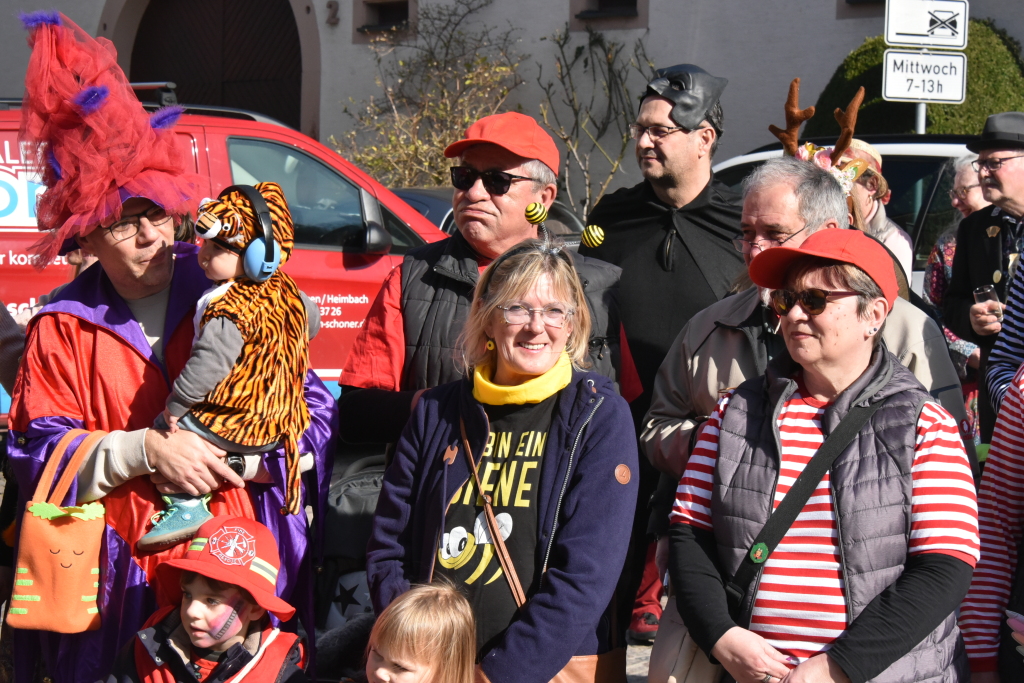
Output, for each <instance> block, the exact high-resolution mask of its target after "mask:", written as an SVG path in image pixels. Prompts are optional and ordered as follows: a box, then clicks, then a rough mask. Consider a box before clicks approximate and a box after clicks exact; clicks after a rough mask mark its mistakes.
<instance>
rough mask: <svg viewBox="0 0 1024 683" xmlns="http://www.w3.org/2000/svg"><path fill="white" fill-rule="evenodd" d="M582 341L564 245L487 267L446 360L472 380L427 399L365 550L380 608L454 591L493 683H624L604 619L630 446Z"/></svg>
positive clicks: (631, 439) (623, 541)
mask: <svg viewBox="0 0 1024 683" xmlns="http://www.w3.org/2000/svg"><path fill="white" fill-rule="evenodd" d="M589 334H590V315H589V313H588V310H587V305H586V301H585V299H584V297H583V285H582V283H581V282H580V279H579V277H578V276H577V274H576V271H575V269H574V268H573V267H572V263H571V261H570V257H569V255H568V254H566V253H565V251H564V250H563V249H562V245H561V244H560V243H554V244H550V243H548V242H542V241H539V240H529V241H527V242H524V243H522V244H520V245H518V246H516V247H513V248H512V249H510V250H509V251H508V252H506V253H505V254H503V255H502V256H500V257H498V258H497V259H495V260H494V262H492V263H491V265H490V266H488V268H487V270H486V271H485V272H484V273H483V275H482V276H481V278H480V281H479V283H478V284H477V287H476V290H475V293H474V298H473V303H472V307H471V309H470V313H469V317H468V319H467V321H466V325H465V327H464V329H463V332H462V336H461V338H460V340H459V344H458V348H457V349H456V350H455V353H456V354H457V358H458V359H459V360H461V362H462V364H463V367H464V368H465V373H466V377H465V379H463V380H459V381H456V382H452V383H450V384H445V385H442V386H440V387H437V388H435V389H431V390H429V391H428V392H426V393H425V394H424V395H423V397H422V399H421V400H420V401H419V403H418V404H417V406H416V408H415V409H414V410H413V414H412V418H411V419H410V421H409V423H408V424H407V425H406V427H405V431H404V433H403V435H402V439H401V440H400V441H399V443H398V446H397V449H396V454H395V460H394V462H393V463H392V464H391V466H390V467H389V469H388V470H387V472H386V474H385V476H384V486H383V489H382V491H381V496H380V501H379V503H378V505H377V513H376V517H375V519H374V529H373V535H372V537H371V540H370V543H369V546H368V549H367V579H368V582H369V585H370V593H371V596H372V598H373V604H374V609H375V610H376V611H377V612H378V613H380V612H381V610H383V609H384V608H385V607H387V606H388V605H389V604H390V603H391V602H392V601H393V600H394V599H395V598H396V597H398V596H399V595H401V594H403V593H404V592H405V591H407V590H409V587H410V585H412V584H415V583H425V582H430V581H432V580H439V579H441V580H445V581H449V582H451V583H453V584H455V585H456V586H457V587H458V588H459V589H460V590H461V591H462V592H463V593H464V594H465V595H466V596H467V598H468V599H469V602H470V605H472V607H473V612H474V614H475V617H476V623H477V626H476V648H477V649H476V652H477V663H478V664H479V665H480V670H481V671H480V673H481V674H482V676H483V677H484V679H486V680H489V681H495V682H497V681H502V682H505V681H508V682H509V683H511V682H512V681H515V682H516V683H547V681H550V680H551V679H552V678H554V677H555V676H556V675H557V674H558V673H559V672H560V671H561V670H562V669H564V668H565V667H566V666H567V665H570V660H572V663H571V666H572V667H577V666H582V667H584V668H586V669H587V670H588V671H589V677H596V678H597V679H600V680H616V679H617V680H625V650H624V649H622V648H621V647H620V644H619V642H618V639H617V635H618V634H616V633H614V632H613V630H612V628H611V626H610V624H611V623H612V620H611V619H610V615H611V608H612V605H613V600H612V597H613V594H614V592H615V585H616V583H617V581H618V579H619V574H620V572H621V570H622V566H623V563H624V561H625V557H626V550H627V546H628V544H629V533H630V528H631V525H632V521H633V510H634V507H635V504H636V495H637V488H636V486H637V450H636V439H635V436H634V433H633V423H632V420H631V417H630V413H629V407H628V405H627V404H626V402H625V401H624V400H623V399H622V398H621V397H620V396H618V395H617V394H616V393H615V389H614V386H613V384H612V382H611V381H610V380H608V379H606V378H605V377H603V376H601V375H598V374H596V373H593V372H587V371H586V369H585V366H586V364H587V360H586V359H587V347H588V344H587V339H588V338H589ZM481 493H482V494H483V495H482V496H481V495H480V494H481ZM628 597H632V596H628ZM627 599H628V598H627ZM606 675H610V676H613V677H617V678H612V679H605V678H602V676H606Z"/></svg>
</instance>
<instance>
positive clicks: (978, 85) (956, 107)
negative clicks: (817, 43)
mask: <svg viewBox="0 0 1024 683" xmlns="http://www.w3.org/2000/svg"><path fill="white" fill-rule="evenodd" d="M885 49H886V46H885V40H884V39H883V38H882V36H876V37H875V38H868V39H867V40H866V41H864V44H863V45H861V46H860V47H858V48H857V49H856V50H854V51H853V52H851V53H850V55H849V56H848V57H847V58H846V59H845V60H844V61H843V63H842V64H840V65H839V68H838V69H836V72H835V73H834V74H833V75H832V80H830V81H829V83H828V85H827V86H825V89H824V90H823V91H822V93H821V96H820V97H819V98H818V101H817V102H816V103H815V106H816V107H817V110H818V112H817V113H816V114H815V116H814V118H813V119H811V120H810V121H808V122H807V126H806V128H805V129H804V132H803V135H804V136H806V137H814V136H818V135H838V134H839V125H838V124H837V123H836V121H835V118H834V117H833V116H832V111H833V110H835V108H836V107H842V108H846V105H847V104H849V102H850V99H851V98H852V97H853V94H854V93H855V92H856V91H857V88H858V87H860V86H862V85H863V86H864V91H865V97H864V106H863V107H862V108H861V110H860V114H859V116H858V118H857V133H861V134H864V133H913V132H914V125H915V123H914V122H915V109H916V107H917V105H916V104H913V103H909V102H886V101H885V100H883V99H882V58H883V54H884V53H885ZM965 52H966V53H967V99H965V100H964V103H963V104H929V105H928V132H929V133H959V134H969V135H977V134H979V133H981V129H982V128H983V127H984V125H985V118H986V117H987V116H989V115H990V114H996V113H998V112H1002V111H1024V63H1022V62H1021V56H1020V44H1019V43H1018V42H1017V41H1015V40H1014V39H1013V38H1012V37H1010V36H1009V35H1008V34H1007V33H1006V32H1005V31H1003V30H1001V29H998V28H996V26H995V24H994V23H993V22H992V20H991V19H982V20H977V19H972V20H971V21H970V35H969V36H968V41H967V49H966V50H965ZM784 95H785V93H779V96H780V98H782V97H783V96H784ZM781 102H782V100H781V99H780V104H781Z"/></svg>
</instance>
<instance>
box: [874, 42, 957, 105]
mask: <svg viewBox="0 0 1024 683" xmlns="http://www.w3.org/2000/svg"><path fill="white" fill-rule="evenodd" d="M966 96H967V57H966V56H965V55H964V54H963V53H962V52H917V51H914V50H886V51H885V63H884V67H883V71H882V97H883V98H885V99H886V100H890V101H892V102H943V103H946V104H960V103H962V102H963V101H964V98H965V97H966Z"/></svg>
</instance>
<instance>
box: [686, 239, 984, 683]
mask: <svg viewBox="0 0 1024 683" xmlns="http://www.w3.org/2000/svg"><path fill="white" fill-rule="evenodd" d="M750 275H751V278H752V279H753V280H754V282H755V283H757V284H758V286H760V287H762V288H765V289H766V290H773V291H772V293H771V301H772V306H773V308H774V310H775V312H776V313H777V314H778V315H779V324H780V325H781V329H782V333H783V336H784V338H785V341H786V348H787V350H788V351H789V357H783V358H779V359H777V360H776V361H773V363H772V364H771V365H769V368H768V372H767V373H766V374H765V375H764V376H763V377H759V378H756V379H754V380H750V381H747V382H745V383H743V384H741V385H740V386H739V387H738V388H736V389H735V390H733V391H731V392H730V393H729V394H728V395H727V396H725V397H724V398H723V399H722V400H721V402H720V403H719V405H718V408H717V410H716V411H715V414H714V415H713V416H712V417H711V419H710V420H709V421H708V422H707V424H706V426H705V427H704V428H703V430H702V431H701V432H700V434H699V436H698V437H697V443H696V444H695V446H694V448H693V449H692V454H691V456H690V460H689V462H688V464H687V468H686V471H685V473H684V474H683V477H682V479H681V480H680V482H679V487H678V490H677V493H676V502H675V507H674V509H673V511H672V519H671V521H672V522H673V524H672V531H671V538H672V545H671V548H672V550H671V563H670V564H671V571H672V583H673V586H674V588H675V590H676V605H677V608H678V609H679V613H680V615H681V616H682V618H683V621H684V622H685V623H686V626H687V628H688V629H689V631H690V634H691V635H692V637H693V638H694V640H695V642H696V643H697V644H698V645H699V646H700V647H701V648H702V649H703V650H704V651H705V652H706V653H707V654H709V655H710V656H711V657H712V658H713V659H714V660H717V661H718V662H719V663H721V664H722V665H723V666H724V667H725V669H726V671H727V673H728V674H729V675H730V676H731V677H732V679H734V680H736V681H737V682H738V683H777V682H778V681H780V680H784V681H785V683H806V682H815V683H816V682H818V681H822V682H825V681H852V682H854V683H860V682H862V681H873V682H876V683H882V682H889V681H894V682H895V681H936V682H938V681H943V682H950V683H953V682H958V681H962V682H964V683H966V682H967V681H968V680H969V675H970V674H969V672H968V668H967V660H966V656H965V654H964V647H963V639H962V637H961V636H960V632H959V630H958V629H957V626H956V618H955V615H954V611H955V609H956V607H957V604H958V602H959V600H960V599H961V597H962V596H963V595H964V593H966V591H967V587H968V585H969V583H970V578H971V572H972V570H973V567H974V564H975V562H976V561H977V558H978V545H979V543H978V529H977V504H976V499H975V490H974V481H973V478H972V476H971V468H970V464H969V462H968V460H967V456H966V453H965V452H964V449H963V445H962V443H961V441H960V438H959V435H958V431H957V426H956V422H955V421H954V420H953V418H952V417H950V415H949V413H947V412H946V411H945V410H944V409H943V408H942V407H941V406H939V405H938V403H936V402H934V400H933V399H932V398H931V397H930V396H929V395H928V394H927V393H926V392H925V391H924V389H923V387H921V385H920V384H919V383H918V382H917V380H916V379H915V378H914V377H913V375H912V374H911V373H910V372H909V371H907V370H906V369H905V368H903V367H902V366H901V365H900V364H899V362H898V361H897V359H896V358H894V357H893V356H891V355H890V354H889V353H888V351H887V350H886V349H885V346H884V344H881V343H879V340H880V335H879V331H880V329H881V327H882V325H883V324H884V322H885V317H886V315H887V314H888V312H889V311H890V310H891V309H892V304H893V302H894V300H895V297H896V295H897V291H898V289H897V284H896V277H895V274H894V272H893V268H892V260H891V259H890V257H889V255H888V254H887V253H886V252H885V250H884V248H883V247H881V246H880V245H879V244H878V243H877V242H876V241H874V240H872V239H871V238H870V237H867V236H866V235H864V234H863V233H861V232H860V231H856V230H822V231H820V232H818V233H815V234H814V235H812V236H811V237H809V238H808V239H807V240H806V241H805V242H804V243H803V244H802V245H801V246H800V247H799V248H796V249H794V248H788V247H776V248H774V249H770V250H767V251H764V252H761V253H760V254H758V255H757V256H755V257H754V259H753V261H752V262H751V264H750ZM873 404H880V405H879V407H878V409H877V410H876V412H874V414H873V415H872V416H871V417H870V418H868V421H867V423H866V424H865V425H864V426H863V427H862V428H861V429H860V431H859V433H858V434H857V436H855V437H854V438H853V440H852V441H851V442H850V444H849V445H848V446H846V448H845V449H844V450H843V451H842V453H841V454H840V455H839V457H838V458H837V459H836V460H835V462H834V463H833V464H832V466H831V468H830V469H829V471H828V472H826V473H825V475H824V477H823V478H822V479H821V481H820V482H818V484H817V487H816V489H815V490H814V491H813V493H811V495H810V498H809V499H808V500H807V502H806V503H805V504H804V505H803V508H802V509H801V510H800V512H799V515H798V516H797V518H796V521H795V522H794V523H793V524H792V525H791V526H790V527H789V529H788V531H786V533H785V535H784V536H783V538H782V540H781V541H780V542H779V544H778V546H777V547H776V548H774V550H772V549H770V548H763V547H762V548H759V545H754V542H755V539H756V537H757V535H758V533H759V532H760V531H761V528H762V527H763V526H764V525H765V523H766V522H767V521H768V518H769V516H770V514H771V511H773V510H774V509H775V508H777V507H778V505H779V504H780V503H781V501H782V500H783V498H784V497H785V496H786V493H787V492H788V491H789V488H790V487H791V486H792V485H793V483H794V482H795V481H796V479H797V477H798V476H799V475H800V474H801V472H803V470H804V468H805V467H806V466H807V464H808V463H809V462H810V460H811V459H812V457H813V456H814V455H815V453H816V452H817V451H818V449H819V447H820V446H821V444H822V443H823V441H824V439H825V437H826V436H827V435H828V434H829V433H831V432H832V431H834V430H835V428H836V427H837V425H838V424H839V423H840V422H841V420H842V419H843V418H844V417H845V415H846V414H847V413H848V412H849V411H850V410H851V408H853V407H854V406H871V405H873ZM746 558H749V561H750V562H754V563H756V565H757V574H756V576H755V578H754V580H753V581H751V582H750V585H749V586H746V587H740V588H745V590H746V592H745V595H743V597H742V599H735V600H733V601H732V602H730V600H729V598H728V597H727V593H726V589H725V586H726V584H727V583H728V582H729V581H731V579H732V578H733V576H734V575H735V574H736V572H737V570H738V569H739V568H740V566H741V565H742V564H743V563H744V562H746V561H748V560H747V559H746Z"/></svg>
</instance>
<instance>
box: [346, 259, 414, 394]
mask: <svg viewBox="0 0 1024 683" xmlns="http://www.w3.org/2000/svg"><path fill="white" fill-rule="evenodd" d="M404 365H405V332H404V328H403V325H402V269H401V268H400V267H399V268H394V269H392V270H391V272H390V273H388V276H387V278H385V280H384V284H383V285H381V288H380V292H378V293H377V298H376V299H374V301H373V305H372V306H370V312H369V313H368V314H367V315H366V323H365V324H364V325H363V329H361V330H360V331H359V336H357V337H356V341H355V344H353V345H352V350H351V351H349V353H348V359H346V360H345V366H344V368H345V369H344V370H343V371H342V373H341V383H342V384H347V385H349V386H353V387H359V388H361V389H387V390H389V391H400V390H401V388H402V387H401V383H402V368H403V367H404Z"/></svg>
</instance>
